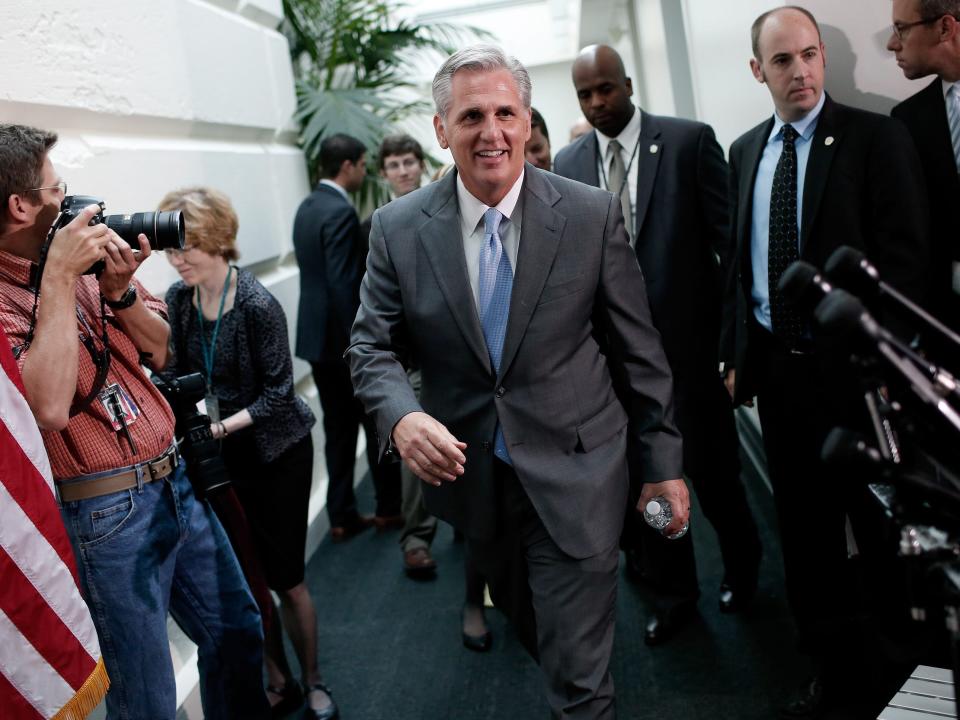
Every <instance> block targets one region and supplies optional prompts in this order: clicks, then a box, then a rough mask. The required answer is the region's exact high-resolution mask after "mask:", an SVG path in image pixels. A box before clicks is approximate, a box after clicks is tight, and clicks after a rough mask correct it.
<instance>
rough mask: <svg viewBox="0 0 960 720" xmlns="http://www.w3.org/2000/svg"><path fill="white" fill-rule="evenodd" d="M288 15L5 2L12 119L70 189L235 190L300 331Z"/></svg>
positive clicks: (157, 285) (186, 657)
mask: <svg viewBox="0 0 960 720" xmlns="http://www.w3.org/2000/svg"><path fill="white" fill-rule="evenodd" d="M281 18H282V4H281V0H217V2H216V3H213V2H205V1H204V0H72V1H70V2H68V1H67V0H44V1H40V0H36V1H34V2H26V1H25V0H0V27H2V28H3V42H2V43H0V118H2V120H3V122H7V123H22V124H28V125H36V126H40V127H44V128H47V129H50V130H54V131H56V132H57V133H59V135H60V142H59V144H58V145H57V146H56V147H55V148H54V150H53V152H52V154H51V157H52V159H53V162H54V164H55V165H56V167H57V169H58V170H59V172H60V174H61V175H62V176H63V178H64V179H65V180H66V181H67V183H68V184H69V191H70V192H71V193H72V194H86V195H98V196H100V197H102V198H103V199H104V200H105V201H106V203H107V211H108V212H112V213H119V212H131V211H142V210H152V209H154V208H155V207H156V206H157V203H158V201H159V200H160V198H161V197H162V196H163V194H164V193H166V192H167V191H168V190H171V189H173V188H177V187H182V186H184V185H194V184H203V185H211V186H213V187H216V188H219V189H220V190H223V191H224V192H226V193H227V195H229V196H230V197H231V198H232V200H233V203H234V205H235V207H236V209H237V213H238V215H239V217H240V232H239V237H238V241H239V246H240V251H241V254H242V258H241V265H251V264H252V265H255V270H256V272H257V274H258V276H259V277H260V279H261V280H262V281H263V282H264V284H265V285H266V286H267V287H268V288H269V289H270V290H271V291H272V292H273V293H274V294H275V295H276V296H277V298H278V299H279V300H280V302H281V304H282V305H283V307H284V309H285V311H286V313H287V318H288V321H289V323H290V327H291V328H292V327H294V325H293V323H294V322H295V319H296V318H295V315H296V300H297V296H298V276H297V272H296V265H295V263H293V262H292V255H291V226H292V220H293V216H294V213H295V211H296V208H297V205H298V204H299V202H300V201H301V200H302V198H303V197H304V196H305V195H306V194H307V192H308V184H307V174H306V169H305V166H304V162H303V156H302V154H301V153H300V151H299V150H298V149H297V147H296V142H295V137H296V129H295V127H294V126H293V125H292V124H291V121H290V118H291V116H292V114H293V110H294V107H295V96H294V88H293V76H292V71H291V67H290V61H289V51H288V47H287V42H286V40H285V39H284V38H283V37H282V36H281V35H280V34H279V33H277V32H276V27H277V25H278V24H279V22H280V20H281ZM138 277H140V278H141V279H142V280H143V281H144V282H145V284H146V286H147V287H148V289H150V290H151V291H153V292H155V293H157V294H159V295H161V297H162V295H163V292H164V291H165V289H166V287H167V286H168V285H169V283H170V282H171V281H172V280H173V279H174V278H175V277H176V273H175V272H174V271H173V270H172V269H171V268H170V267H169V266H168V265H167V263H166V261H165V260H164V259H163V257H162V256H160V255H158V256H156V257H153V258H150V259H149V260H148V261H147V262H146V263H145V264H144V266H143V267H142V268H141V269H140V271H139V272H138ZM296 370H297V373H298V377H299V378H304V377H305V376H306V373H307V370H308V368H307V367H306V365H305V364H303V363H300V362H298V363H297V365H296ZM305 387H306V388H310V389H312V388H311V385H310V383H309V381H306V383H305ZM311 404H312V406H313V407H314V410H315V411H316V412H318V409H317V407H316V403H315V402H313V401H311ZM318 414H319V412H318ZM320 455H321V457H322V453H320ZM318 478H319V480H320V482H317V483H315V486H314V487H315V492H317V493H319V494H322V492H323V489H324V488H325V477H323V475H322V470H321V472H320V473H318ZM320 504H321V503H319V498H317V497H315V498H314V501H313V502H312V503H311V510H312V512H313V513H314V515H315V514H316V512H317V511H318V509H319V505H320ZM172 638H173V643H172V647H171V650H172V652H173V655H174V659H175V667H176V668H177V671H178V675H177V679H178V696H179V699H180V700H181V701H185V705H184V707H183V712H184V713H185V714H186V715H187V716H189V717H200V716H201V715H200V713H199V707H198V704H197V698H196V680H197V674H196V669H195V655H194V652H195V651H194V650H193V648H192V645H191V644H190V643H188V642H186V640H185V638H182V636H180V635H179V634H178V633H174V634H173V635H172ZM0 714H2V713H0Z"/></svg>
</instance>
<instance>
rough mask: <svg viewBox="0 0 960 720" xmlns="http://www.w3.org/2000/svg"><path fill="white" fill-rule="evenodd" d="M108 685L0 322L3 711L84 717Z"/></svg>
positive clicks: (9, 717)
mask: <svg viewBox="0 0 960 720" xmlns="http://www.w3.org/2000/svg"><path fill="white" fill-rule="evenodd" d="M109 685H110V681H109V679H108V677H107V673H106V670H105V668H104V665H103V659H102V657H101V655H100V645H99V643H98V641H97V632H96V629H95V628H94V626H93V620H92V619H91V618H90V612H89V610H88V609H87V605H86V603H85V602H84V601H83V598H82V597H81V596H80V590H79V584H78V579H77V571H76V565H75V563H74V558H73V551H72V549H71V547H70V541H69V540H68V538H67V534H66V531H65V530H64V527H63V521H62V520H61V519H60V511H59V510H58V508H57V503H56V500H55V499H54V494H53V478H52V476H51V474H50V463H49V462H48V461H47V454H46V452H45V451H44V449H43V441H42V440H41V439H40V433H39V431H38V430H37V425H36V422H35V421H34V419H33V413H31V411H30V407H29V406H28V405H27V401H26V399H25V398H24V390H23V385H22V382H21V379H20V373H19V372H18V370H17V365H16V362H15V361H14V359H13V354H12V353H11V352H10V345H9V343H8V341H7V337H6V335H5V334H4V333H3V330H2V329H0V717H2V718H3V719H4V720H21V719H22V720H41V719H43V720H48V719H49V718H54V719H55V720H81V719H82V718H85V717H86V716H87V715H88V714H89V713H90V711H91V710H93V708H95V707H96V706H97V705H98V704H99V703H100V701H101V700H102V699H103V697H104V695H105V694H106V692H107V688H108V687H109Z"/></svg>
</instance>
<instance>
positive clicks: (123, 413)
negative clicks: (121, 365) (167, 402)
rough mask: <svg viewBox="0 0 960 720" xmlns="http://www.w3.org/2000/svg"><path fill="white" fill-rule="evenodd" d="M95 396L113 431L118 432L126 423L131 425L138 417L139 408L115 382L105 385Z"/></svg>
mask: <svg viewBox="0 0 960 720" xmlns="http://www.w3.org/2000/svg"><path fill="white" fill-rule="evenodd" d="M97 397H98V398H99V400H100V403H101V404H102V405H103V409H104V410H106V412H107V417H108V418H110V424H111V425H112V426H113V429H114V431H115V432H119V431H120V430H121V429H122V428H124V427H126V426H127V425H132V424H133V423H134V421H135V420H136V419H137V418H138V417H140V408H138V407H137V406H136V404H135V403H134V402H133V400H132V399H131V398H130V396H129V395H127V392H126V391H125V390H124V389H123V388H122V387H120V385H119V384H117V383H112V384H110V385H107V386H106V387H105V388H104V389H103V390H101V391H100V394H99V395H98V396H97Z"/></svg>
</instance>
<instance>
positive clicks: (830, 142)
mask: <svg viewBox="0 0 960 720" xmlns="http://www.w3.org/2000/svg"><path fill="white" fill-rule="evenodd" d="M823 144H824V145H826V146H827V147H830V146H831V145H833V135H828V136H827V138H826V140H824V141H823Z"/></svg>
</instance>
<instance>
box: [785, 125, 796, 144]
mask: <svg viewBox="0 0 960 720" xmlns="http://www.w3.org/2000/svg"><path fill="white" fill-rule="evenodd" d="M782 132H783V144H784V145H786V144H790V145H793V143H795V142H796V140H797V138H798V137H799V133H798V132H797V131H796V129H795V128H794V127H793V125H784V126H783V131H782Z"/></svg>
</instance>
